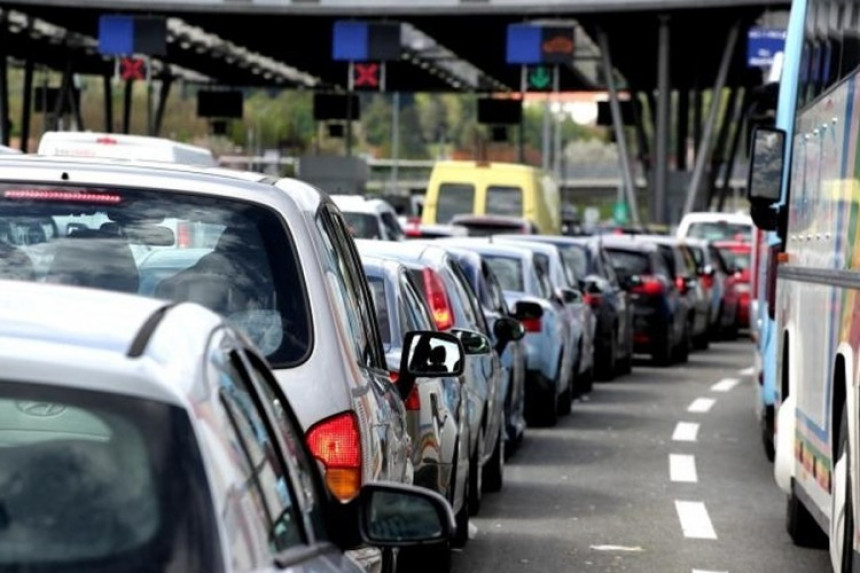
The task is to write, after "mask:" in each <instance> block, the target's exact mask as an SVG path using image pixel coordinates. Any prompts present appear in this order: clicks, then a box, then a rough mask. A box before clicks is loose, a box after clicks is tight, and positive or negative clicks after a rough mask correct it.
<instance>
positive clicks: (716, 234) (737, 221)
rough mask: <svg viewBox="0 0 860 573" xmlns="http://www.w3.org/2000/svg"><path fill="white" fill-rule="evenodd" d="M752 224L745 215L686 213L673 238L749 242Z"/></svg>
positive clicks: (749, 218)
mask: <svg viewBox="0 0 860 573" xmlns="http://www.w3.org/2000/svg"><path fill="white" fill-rule="evenodd" d="M752 231H753V222H752V218H751V217H750V216H749V215H748V214H746V213H716V212H704V211H703V212H696V213H687V214H686V215H684V217H683V218H682V219H681V222H680V224H679V225H678V229H677V230H676V231H675V236H676V237H678V238H680V239H683V238H686V237H690V238H694V239H706V240H708V241H734V240H740V241H744V242H750V241H751V240H752Z"/></svg>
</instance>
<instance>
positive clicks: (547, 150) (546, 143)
mask: <svg viewBox="0 0 860 573" xmlns="http://www.w3.org/2000/svg"><path fill="white" fill-rule="evenodd" d="M549 116H550V109H549V95H547V96H546V100H544V102H543V128H542V132H541V134H542V135H541V167H542V168H543V170H544V171H549V168H550V165H552V164H551V163H550V156H551V155H552V149H551V145H552V131H551V130H552V125H551V124H550V117H549Z"/></svg>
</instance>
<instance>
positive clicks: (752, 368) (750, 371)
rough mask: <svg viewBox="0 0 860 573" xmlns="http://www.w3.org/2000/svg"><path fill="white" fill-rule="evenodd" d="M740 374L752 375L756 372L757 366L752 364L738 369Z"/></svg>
mask: <svg viewBox="0 0 860 573" xmlns="http://www.w3.org/2000/svg"><path fill="white" fill-rule="evenodd" d="M738 374H740V375H741V376H752V375H753V374H755V366H750V367H749V368H744V369H743V370H738Z"/></svg>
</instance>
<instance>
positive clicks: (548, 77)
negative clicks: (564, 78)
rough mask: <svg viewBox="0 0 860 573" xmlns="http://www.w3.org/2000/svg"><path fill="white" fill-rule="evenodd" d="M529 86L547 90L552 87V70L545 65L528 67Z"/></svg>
mask: <svg viewBox="0 0 860 573" xmlns="http://www.w3.org/2000/svg"><path fill="white" fill-rule="evenodd" d="M528 83H529V88H530V89H534V90H548V89H551V88H552V70H550V69H549V68H548V67H547V66H536V67H534V68H531V69H529V73H528Z"/></svg>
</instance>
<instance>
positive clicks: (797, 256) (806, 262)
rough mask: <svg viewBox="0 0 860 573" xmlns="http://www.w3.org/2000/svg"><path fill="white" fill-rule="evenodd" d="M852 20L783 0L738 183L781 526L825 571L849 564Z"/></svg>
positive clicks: (856, 410) (853, 517)
mask: <svg viewBox="0 0 860 573" xmlns="http://www.w3.org/2000/svg"><path fill="white" fill-rule="evenodd" d="M858 18H860V6H858V4H857V3H854V2H842V1H835V0H818V1H816V2H811V1H807V0H795V1H794V2H793V4H792V12H791V17H790V20H789V28H788V34H787V42H786V49H785V57H784V68H783V72H782V82H781V86H780V88H781V89H780V95H779V103H778V118H777V122H776V126H774V127H767V128H765V127H758V128H757V129H756V130H755V132H754V134H753V150H752V160H751V162H750V179H749V186H748V192H749V196H750V203H751V214H752V216H753V220H754V221H755V223H756V225H757V226H759V227H761V228H763V229H765V230H768V231H770V232H771V237H774V238H776V241H775V242H777V249H776V250H777V251H778V252H777V253H776V256H775V257H771V259H772V261H773V264H772V265H771V268H770V269H768V272H767V273H766V280H767V281H768V282H769V283H773V282H774V281H775V286H776V289H775V295H772V296H769V297H767V298H768V299H769V300H768V304H767V309H766V312H769V313H770V315H771V316H772V317H774V318H775V321H774V322H773V323H772V324H771V332H770V333H769V334H770V336H771V338H772V344H773V346H774V352H773V354H772V355H770V354H767V353H765V354H763V358H764V360H765V362H766V361H767V360H770V359H772V360H773V361H774V367H773V369H772V372H773V374H774V375H775V376H774V385H775V411H776V428H775V434H776V459H775V464H774V475H775V477H776V480H777V483H778V484H779V485H780V487H781V488H782V489H783V490H784V491H785V492H786V494H787V512H786V526H787V529H788V532H789V534H790V535H791V537H792V539H793V540H794V542H795V543H797V544H801V545H815V544H817V543H820V542H823V541H825V540H827V541H828V545H829V549H830V556H831V562H832V565H833V570H834V571H839V572H846V571H852V570H853V568H854V567H855V566H860V555H858V554H857V549H858V547H860V545H858V533H860V529H858V528H857V527H856V526H855V524H856V523H857V518H858V500H860V483H858V476H860V466H858V460H860V449H858V444H860V435H858V416H860V392H858V388H857V373H858V363H857V353H858V351H860V296H858V291H860V248H858V247H860V236H858V233H857V231H858V228H860V209H858V201H860V184H858V183H860V181H858V178H860V165H858V159H860V157H858V135H860V112H858V108H860V70H858V65H860V50H858V47H860V43H858V37H857V35H856V29H857V21H858ZM768 290H770V291H771V292H772V291H773V289H772V288H769V289H768ZM763 327H764V328H765V329H767V328H768V327H767V326H764V325H763ZM766 335H767V332H764V333H763V334H762V335H761V336H760V338H763V337H765V336H766ZM768 373H769V366H768V365H767V363H765V366H764V374H765V375H767V374H768Z"/></svg>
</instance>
